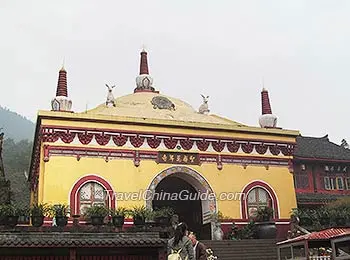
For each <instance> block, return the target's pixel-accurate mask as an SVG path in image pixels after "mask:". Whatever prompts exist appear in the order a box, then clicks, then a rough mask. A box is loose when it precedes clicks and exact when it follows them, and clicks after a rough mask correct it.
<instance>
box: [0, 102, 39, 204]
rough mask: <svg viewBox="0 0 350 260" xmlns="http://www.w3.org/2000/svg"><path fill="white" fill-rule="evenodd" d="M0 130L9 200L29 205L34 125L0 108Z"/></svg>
mask: <svg viewBox="0 0 350 260" xmlns="http://www.w3.org/2000/svg"><path fill="white" fill-rule="evenodd" d="M0 128H2V129H1V132H4V141H3V147H2V148H3V150H2V157H3V164H4V169H5V177H6V179H8V180H10V182H11V199H12V201H13V202H14V203H15V204H20V205H28V204H29V198H30V195H29V186H28V182H27V178H26V176H25V174H27V173H28V172H29V164H30V157H31V153H32V140H33V137H34V128H35V125H34V123H33V122H31V121H29V120H28V119H26V118H25V117H23V116H21V115H19V114H17V113H15V112H12V111H10V110H8V109H6V108H2V107H0Z"/></svg>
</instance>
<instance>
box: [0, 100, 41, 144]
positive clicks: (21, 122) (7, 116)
mask: <svg viewBox="0 0 350 260" xmlns="http://www.w3.org/2000/svg"><path fill="white" fill-rule="evenodd" d="M34 128H35V125H34V123H33V122H32V121H30V120H28V119H27V118H25V117H24V116H21V115H19V114H17V113H15V112H13V111H10V110H9V109H7V108H3V107H1V106H0V129H1V132H4V134H5V136H4V138H5V139H6V138H10V139H13V140H14V141H15V142H19V141H21V140H26V139H28V140H30V141H31V140H33V138H34Z"/></svg>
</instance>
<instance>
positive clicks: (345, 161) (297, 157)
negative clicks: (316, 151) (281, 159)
mask: <svg viewBox="0 0 350 260" xmlns="http://www.w3.org/2000/svg"><path fill="white" fill-rule="evenodd" d="M294 160H295V161H319V162H341V163H350V159H334V158H317V157H305V156H298V155H294Z"/></svg>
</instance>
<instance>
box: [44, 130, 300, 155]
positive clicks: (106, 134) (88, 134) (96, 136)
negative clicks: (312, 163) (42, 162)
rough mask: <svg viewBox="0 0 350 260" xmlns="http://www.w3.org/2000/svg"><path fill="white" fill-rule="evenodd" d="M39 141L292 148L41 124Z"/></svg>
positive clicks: (266, 150) (230, 149)
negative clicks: (42, 125)
mask: <svg viewBox="0 0 350 260" xmlns="http://www.w3.org/2000/svg"><path fill="white" fill-rule="evenodd" d="M42 141H43V142H44V143H56V142H61V143H65V144H82V145H89V144H90V145H100V146H108V147H113V146H117V147H123V148H127V149H132V148H145V149H158V150H162V149H169V150H174V149H177V150H183V151H189V152H217V153H221V152H226V153H242V154H256V155H273V156H291V155H292V154H293V150H294V144H293V143H280V142H273V141H271V142H266V141H263V140H244V139H235V140H233V139H229V138H218V137H203V136H195V135H186V136H184V135H174V134H163V133H162V134H161V133H140V132H122V131H110V130H108V131H107V130H95V129H93V130H92V129H91V130H85V129H84V130H83V129H78V128H75V129H70V128H65V127H49V126H44V127H42Z"/></svg>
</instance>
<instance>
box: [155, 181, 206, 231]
mask: <svg viewBox="0 0 350 260" xmlns="http://www.w3.org/2000/svg"><path fill="white" fill-rule="evenodd" d="M155 194H157V195H155V196H154V198H153V201H152V208H153V209H157V208H162V207H171V208H173V209H174V211H175V214H177V215H178V216H179V221H180V222H185V223H186V224H187V225H188V227H189V228H190V229H191V230H193V231H194V232H196V233H201V229H202V225H203V219H202V204H201V200H200V198H198V195H197V194H198V192H197V191H196V189H195V188H194V187H193V186H192V185H191V184H190V183H188V182H187V181H185V180H184V179H182V178H181V177H179V176H176V175H173V176H168V177H166V178H164V179H163V180H162V181H161V182H160V183H159V184H158V185H157V187H156V190H155ZM158 195H159V196H158Z"/></svg>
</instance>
